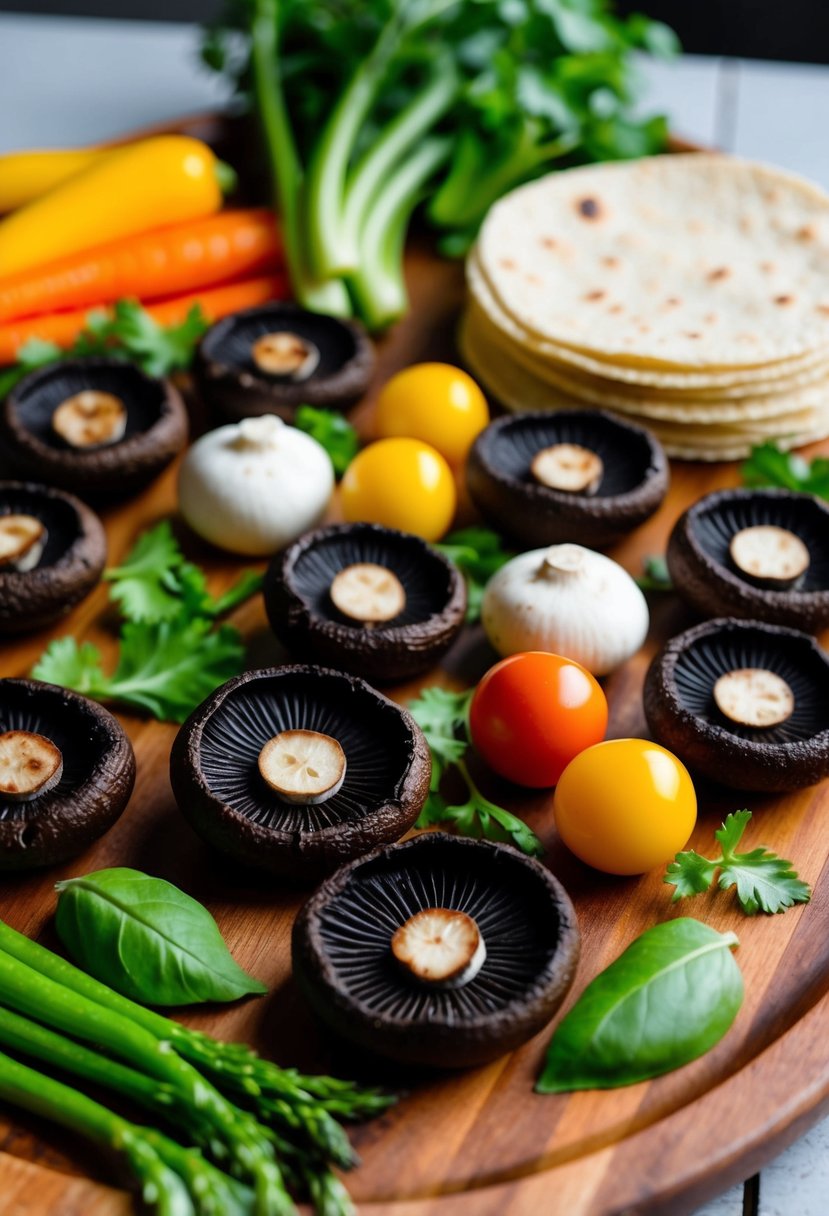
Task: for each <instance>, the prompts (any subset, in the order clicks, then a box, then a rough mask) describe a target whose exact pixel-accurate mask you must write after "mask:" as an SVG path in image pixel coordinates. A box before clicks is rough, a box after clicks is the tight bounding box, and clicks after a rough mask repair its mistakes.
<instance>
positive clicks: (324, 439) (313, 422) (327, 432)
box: [294, 405, 360, 478]
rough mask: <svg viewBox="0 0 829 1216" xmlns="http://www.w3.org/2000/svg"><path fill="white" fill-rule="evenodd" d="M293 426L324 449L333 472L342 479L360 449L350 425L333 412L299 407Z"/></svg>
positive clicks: (306, 406)
mask: <svg viewBox="0 0 829 1216" xmlns="http://www.w3.org/2000/svg"><path fill="white" fill-rule="evenodd" d="M294 426H296V427H297V428H298V429H299V430H300V431H304V432H305V434H306V435H310V436H311V438H312V439H316V441H317V443H318V444H319V445H320V446H321V447H323V448H325V450H326V452H327V453H328V455H329V456H330V457H331V463H332V465H333V466H334V472H335V474H336V475H337V477H338V478H339V477H342V475H343V474H344V473H345V471H346V469H347V468H348V466H349V465H350V464H351V462H352V460H353V459H354V457H355V456H356V455H357V452H358V450H359V447H360V440H359V437H358V435H357V431H356V430H355V428H354V427H353V426H352V425H351V423H350V422H349V421H348V420H347V419H346V418H344V417H343V416H342V414H337V413H336V412H335V411H334V410H318V409H315V408H314V406H312V405H301V406H300V407H299V409H298V410H297V412H296V415H295V417H294Z"/></svg>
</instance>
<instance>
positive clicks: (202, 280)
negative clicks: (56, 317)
mask: <svg viewBox="0 0 829 1216" xmlns="http://www.w3.org/2000/svg"><path fill="white" fill-rule="evenodd" d="M281 263H282V256H281V242H280V239H279V235H278V233H277V231H276V228H275V226H274V218H273V213H272V212H270V211H267V210H266V209H264V208H263V209H261V210H255V211H223V212H220V213H219V214H218V215H210V216H207V217H206V218H205V219H200V220H196V221H194V222H191V223H187V224H175V225H173V226H172V227H170V228H159V229H156V230H155V231H153V232H148V233H145V234H143V235H142V236H138V237H130V238H129V239H126V240H118V241H110V242H109V243H108V244H106V245H99V246H98V247H97V248H96V249H90V250H85V251H84V252H83V253H79V254H72V255H71V256H69V257H65V258H61V259H60V260H59V261H57V262H50V263H49V264H47V265H46V266H38V267H36V268H35V269H33V270H27V271H19V272H18V273H17V274H12V275H7V276H5V277H4V278H0V321H12V320H16V319H17V318H19V317H31V316H37V315H40V314H42V313H53V312H58V311H60V310H61V309H67V308H82V307H83V306H84V305H90V306H92V305H94V306H97V305H100V304H101V303H105V304H109V303H112V302H114V301H115V300H120V299H123V298H130V299H133V298H134V299H138V300H155V299H158V298H159V297H160V296H171V295H178V294H179V293H181V292H185V291H196V290H197V289H198V288H200V287H209V286H213V284H215V283H223V282H225V281H227V280H228V279H236V278H241V277H242V276H244V275H254V274H261V273H263V272H265V271H269V270H273V269H276V268H277V267H278V266H280V265H281Z"/></svg>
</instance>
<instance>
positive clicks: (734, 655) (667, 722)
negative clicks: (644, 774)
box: [645, 620, 829, 790]
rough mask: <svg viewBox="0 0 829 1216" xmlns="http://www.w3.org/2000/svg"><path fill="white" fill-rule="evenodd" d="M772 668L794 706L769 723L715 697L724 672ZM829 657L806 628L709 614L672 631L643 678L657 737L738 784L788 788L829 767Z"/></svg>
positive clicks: (715, 775) (708, 773)
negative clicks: (743, 719) (740, 719)
mask: <svg viewBox="0 0 829 1216" xmlns="http://www.w3.org/2000/svg"><path fill="white" fill-rule="evenodd" d="M746 668H759V669H761V670H765V671H771V672H774V674H775V675H778V676H780V678H781V679H783V680H784V681H785V682H786V684H788V686H789V688H790V689H791V691H792V693H793V695H794V712H793V713H792V715H791V716H790V717H789V718H787V719H786V720H785V721H784V722H781V723H779V724H778V725H776V726H770V727H767V728H765V729H760V728H754V727H751V726H743V725H741V724H740V723H737V722H733V721H730V720H729V719H728V718H726V717H725V716H724V715H723V714H722V713H721V712H720V710H719V708H718V707H717V705H716V703H715V701H714V685H715V684H716V682H717V680H718V679H719V678H720V676H723V675H726V674H728V673H729V672H732V671H739V670H743V669H746ZM827 706H829V658H827V656H826V655H825V654H824V653H823V652H822V651H821V650H820V648H819V647H818V645H817V643H816V642H815V641H814V640H813V639H812V638H810V637H808V636H807V635H806V634H803V633H798V632H796V631H795V630H791V629H783V628H780V627H777V626H773V625H762V624H759V623H757V622H751V621H746V622H742V621H729V620H715V621H707V622H705V623H704V624H703V625H699V626H697V627H696V628H694V629H690V630H688V631H687V632H686V633H684V634H680V635H679V637H677V638H674V639H672V641H671V642H669V643H668V645H667V646H666V647H665V649H664V650H663V651H662V652H661V654H659V655H657V657H656V658H655V659H654V662H653V664H652V665H651V668H650V671H649V672H648V676H647V680H646V683H645V713H646V716H647V719H648V723H649V725H650V727H651V729H652V731H653V733H654V735H655V737H656V738H657V739H658V740H659V741H660V742H662V743H664V744H665V746H667V747H669V748H671V749H672V750H674V751H676V752H677V754H678V755H680V757H681V758H682V759H684V760H686V762H687V763H689V764H691V765H692V766H693V767H694V768H696V769H698V770H699V771H700V772H702V773H704V774H705V775H706V776H708V777H710V778H711V779H712V780H714V781H717V782H719V783H722V784H724V785H730V786H733V787H734V788H737V789H758V790H764V789H765V790H775V789H779V790H786V789H794V788H797V787H799V786H803V785H809V784H810V783H811V782H812V781H816V780H819V779H820V777H822V776H824V775H826V773H827V772H829V714H827Z"/></svg>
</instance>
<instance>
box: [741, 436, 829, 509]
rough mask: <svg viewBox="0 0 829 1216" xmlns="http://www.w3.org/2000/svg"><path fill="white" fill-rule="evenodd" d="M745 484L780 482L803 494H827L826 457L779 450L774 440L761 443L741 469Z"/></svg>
mask: <svg viewBox="0 0 829 1216" xmlns="http://www.w3.org/2000/svg"><path fill="white" fill-rule="evenodd" d="M740 472H741V475H742V478H743V482H744V484H745V485H747V486H779V487H781V488H782V489H784V490H797V491H799V492H800V493H802V494H816V495H817V497H818V498H829V459H827V458H826V457H825V456H816V457H815V459H814V460H811V461H809V460H804V458H803V457H802V456H798V455H797V454H796V453H795V452H782V451H781V450H780V448H779V447H778V446H777V444H775V443H761V444H758V445H757V446H756V447H753V448H752V449H751V455H750V456H749V458H748V460H747V461H746V462H745V463H744V464H743V466H742V469H741V470H740Z"/></svg>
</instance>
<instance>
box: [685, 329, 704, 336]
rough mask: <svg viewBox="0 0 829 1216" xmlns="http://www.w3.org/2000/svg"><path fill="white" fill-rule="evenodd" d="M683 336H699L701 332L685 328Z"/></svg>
mask: <svg viewBox="0 0 829 1216" xmlns="http://www.w3.org/2000/svg"><path fill="white" fill-rule="evenodd" d="M684 336H685V337H686V338H701V337H702V334H698V333H697V331H696V330H695V329H689V330H686V332H685V335H684Z"/></svg>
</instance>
